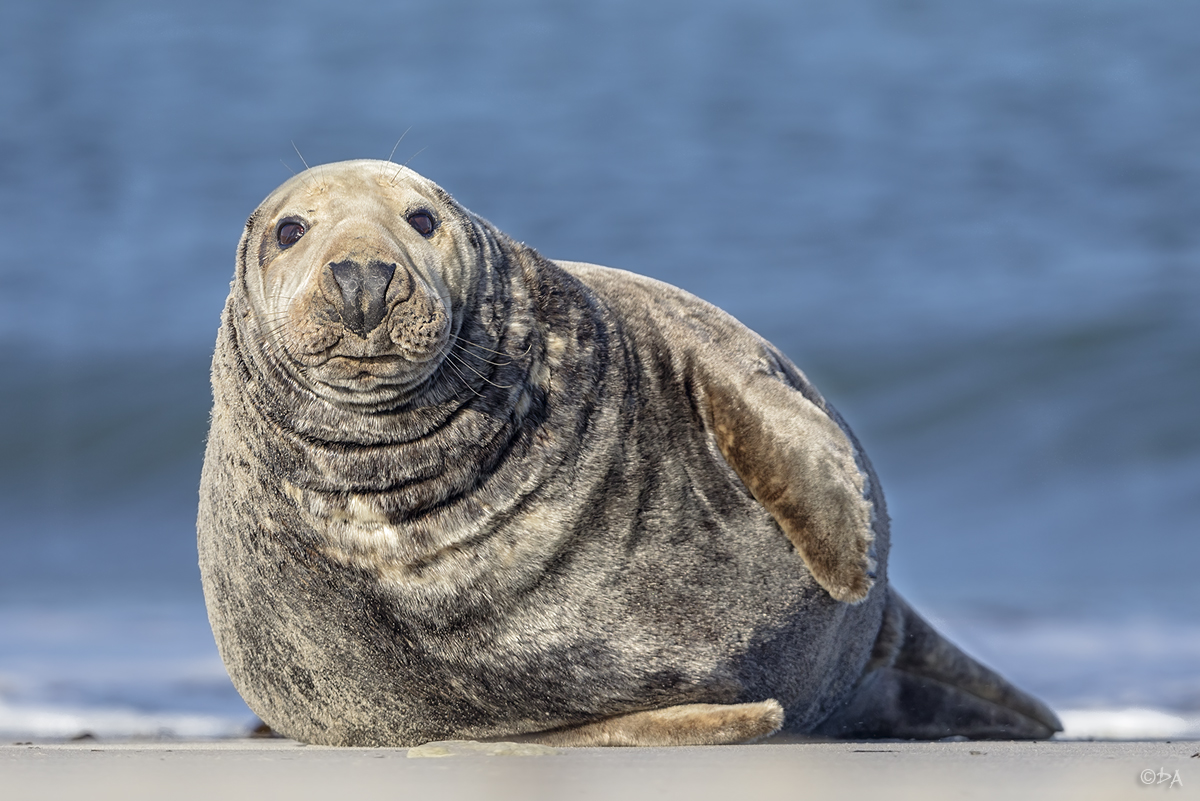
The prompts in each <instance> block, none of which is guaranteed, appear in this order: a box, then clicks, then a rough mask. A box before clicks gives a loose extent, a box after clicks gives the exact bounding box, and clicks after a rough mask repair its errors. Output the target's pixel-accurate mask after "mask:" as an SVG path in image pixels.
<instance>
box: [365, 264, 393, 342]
mask: <svg viewBox="0 0 1200 801" xmlns="http://www.w3.org/2000/svg"><path fill="white" fill-rule="evenodd" d="M395 274H396V265H395V264H388V263H386V262H382V261H372V262H370V263H369V264H368V265H367V266H366V268H365V269H364V270H363V283H364V284H365V285H366V286H365V288H364V291H363V296H364V300H365V302H364V303H363V326H364V328H365V329H366V330H367V331H374V330H375V328H376V326H378V325H379V324H380V323H381V322H383V318H384V317H386V316H387V289H388V284H390V283H391V282H392V276H394V275H395Z"/></svg>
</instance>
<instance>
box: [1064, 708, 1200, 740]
mask: <svg viewBox="0 0 1200 801" xmlns="http://www.w3.org/2000/svg"><path fill="white" fill-rule="evenodd" d="M1058 717H1059V719H1060V720H1061V721H1062V724H1063V731H1062V732H1061V733H1060V734H1058V735H1057V736H1056V738H1055V739H1058V740H1173V739H1192V738H1196V737H1200V717H1191V718H1185V717H1179V716H1178V715H1171V714H1168V713H1166V712H1162V711H1160V710H1157V709H1143V708H1136V707H1135V708H1130V709H1068V710H1064V711H1060V712H1059V713H1058Z"/></svg>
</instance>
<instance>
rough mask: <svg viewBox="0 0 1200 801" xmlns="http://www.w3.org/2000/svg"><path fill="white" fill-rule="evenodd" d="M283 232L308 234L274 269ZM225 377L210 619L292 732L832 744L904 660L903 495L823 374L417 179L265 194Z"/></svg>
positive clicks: (357, 173) (242, 688)
mask: <svg viewBox="0 0 1200 801" xmlns="http://www.w3.org/2000/svg"><path fill="white" fill-rule="evenodd" d="M414 210H427V211H429V212H430V213H432V214H433V215H434V217H435V218H436V219H437V222H438V228H437V229H436V231H435V232H434V233H433V234H432V235H431V236H430V237H428V238H425V237H422V236H421V235H419V234H418V233H416V232H415V231H414V230H412V228H411V227H410V226H409V225H408V223H406V222H405V217H406V215H408V214H411V213H412V212H413V211H414ZM292 218H295V219H301V220H302V221H303V222H304V224H305V226H306V233H305V234H304V237H303V238H301V239H300V240H299V242H298V243H297V244H296V245H293V246H292V247H291V248H286V249H285V248H281V247H280V246H279V244H278V243H277V242H276V240H275V231H276V230H277V225H278V224H279V223H280V221H281V220H285V219H292ZM347 254H349V255H347ZM350 257H354V258H359V259H368V258H369V259H376V260H380V259H387V260H391V261H393V262H395V263H397V264H399V265H400V266H399V268H398V271H397V275H398V276H401V273H403V275H402V276H401V277H400V278H394V279H392V285H390V286H389V288H388V296H387V303H388V304H389V307H388V308H389V310H388V315H387V317H385V319H384V323H383V324H382V325H381V326H380V327H379V329H378V330H376V331H374V332H372V333H371V334H370V335H368V336H366V337H365V338H362V339H361V341H360V339H357V338H355V337H354V336H353V335H351V334H350V333H349V332H348V331H344V330H342V328H341V325H340V323H338V322H337V318H336V312H337V308H336V307H337V303H336V300H331V298H334V297H335V291H334V290H335V289H336V286H334V285H332V284H330V281H329V278H328V271H327V270H326V265H327V264H329V263H331V262H333V261H337V260H338V259H340V258H350ZM399 285H402V286H401V288H400V289H399V290H397V289H395V286H399ZM331 287H333V288H332V289H331ZM371 360H374V361H371ZM348 365H349V366H348ZM355 365H366V366H361V367H359V366H355ZM212 377H213V394H214V408H213V414H212V424H211V431H210V434H209V440H208V449H207V453H206V456H205V463H204V471H203V476H202V480H201V491H200V495H201V501H200V514H199V521H198V529H199V547H200V565H201V570H202V574H203V580H204V589H205V596H206V600H207V603H208V608H209V617H210V620H211V622H212V627H213V631H214V633H215V636H216V639H217V644H218V646H219V648H220V651H221V654H222V657H223V659H224V660H225V664H226V666H227V668H228V670H229V674H230V676H231V678H232V679H233V681H234V684H235V685H236V686H237V688H238V690H239V692H241V693H242V695H243V697H244V698H245V699H246V701H247V703H248V704H249V705H250V707H251V708H252V709H253V710H254V711H255V712H256V713H257V714H259V715H260V716H261V717H262V718H263V720H264V721H266V722H267V723H269V724H270V725H271V726H272V727H274V728H275V729H276V730H278V731H280V732H282V733H283V734H285V735H288V736H290V737H294V738H297V739H300V740H304V741H307V742H313V743H325V744H337V745H401V746H402V745H413V744H418V743H422V742H427V741H431V740H446V739H462V738H497V737H505V736H520V735H527V736H530V737H534V738H536V737H537V736H538V733H545V734H544V735H542V737H543V739H544V741H547V742H558V743H565V744H572V743H573V744H586V743H598V744H604V743H609V744H639V743H644V744H650V743H652V742H671V743H688V742H696V743H703V742H729V741H737V740H739V739H741V740H744V739H750V738H752V737H759V736H762V735H764V734H769V733H771V732H772V731H774V730H775V729H777V728H778V727H779V724H780V721H779V719H778V718H779V714H778V712H779V709H780V708H782V710H783V726H784V728H785V730H787V731H791V732H799V733H803V732H810V731H814V730H816V729H817V728H818V727H819V726H820V725H822V723H823V722H826V723H827V722H828V721H835V720H836V719H837V716H836V714H834V713H836V712H838V711H839V710H846V709H851V708H853V706H854V703H856V702H861V699H862V698H863V697H865V696H864V692H866V691H865V690H864V689H863V688H867V689H868V690H870V689H871V688H872V687H874V686H875V685H876V684H878V682H877V681H876V680H875V679H874V678H872V677H877V676H878V675H879V674H880V671H881V670H896V669H897V667H896V663H897V657H896V653H898V651H897V648H898V646H895V643H894V642H892V641H893V640H896V639H897V637H898V636H899V635H896V632H895V626H892V627H891V628H889V627H888V626H886V625H882V624H883V621H884V618H885V609H888V610H894V609H896V608H899V607H898V606H897V604H898V603H900V602H899V601H898V599H895V597H894V596H893V595H892V594H890V593H889V589H888V586H887V575H886V565H887V550H888V518H887V512H886V509H885V507H884V502H883V494H882V492H881V491H880V489H879V486H878V482H877V479H876V477H875V475H874V472H873V471H872V468H871V466H870V463H869V461H868V460H867V458H866V456H865V455H864V454H863V453H862V451H861V449H860V448H859V447H858V444H857V442H856V441H855V440H854V437H853V435H852V434H851V433H850V431H849V429H848V428H847V427H846V426H845V424H844V422H843V421H842V420H841V418H840V417H839V416H838V415H837V413H836V412H835V411H834V410H833V409H832V408H831V407H830V406H829V405H828V404H827V403H826V402H825V400H824V399H823V398H822V397H821V396H820V395H819V394H818V393H817V391H816V390H815V389H814V388H813V387H812V386H811V385H810V384H809V383H808V381H807V380H806V379H805V377H804V376H803V375H802V374H801V373H800V371H799V370H797V369H796V368H795V367H794V366H793V365H792V364H791V362H789V361H788V360H787V358H786V357H784V356H783V355H782V354H780V353H779V352H778V351H777V350H775V349H774V348H773V347H771V346H770V345H769V344H768V343H766V342H765V341H763V340H762V339H761V338H759V337H758V336H757V335H755V334H753V333H752V332H750V331H749V330H747V329H746V328H745V327H743V326H742V325H740V324H739V323H738V322H737V321H736V320H734V319H733V318H731V317H729V316H728V315H726V314H725V313H723V312H721V311H720V310H718V309H716V308H715V307H713V306H711V305H709V304H707V303H704V302H703V301H700V300H698V299H696V298H694V297H692V296H690V295H688V294H686V293H684V292H682V291H681V290H678V289H675V288H673V287H670V286H667V285H665V284H662V283H659V282H656V281H652V280H650V279H647V278H642V277H639V276H636V275H632V274H630V273H625V272H620V271H616V270H609V269H606V268H603V267H596V266H592V265H584V264H574V263H554V262H551V261H548V260H547V259H545V258H543V257H542V256H540V255H539V254H538V253H537V252H536V251H534V250H533V249H531V248H529V247H527V246H525V245H522V244H519V243H515V242H513V241H512V240H510V239H509V238H507V237H506V236H505V235H504V234H502V233H500V232H499V231H497V230H496V229H495V228H493V227H492V226H491V225H489V224H488V223H487V222H486V221H484V220H482V219H480V218H479V217H476V216H475V215H472V214H471V213H470V212H467V211H466V210H465V209H463V208H461V207H460V206H458V205H457V204H456V203H454V201H453V200H451V199H450V197H449V196H448V195H447V194H446V193H445V192H443V191H442V190H441V189H440V188H438V187H437V186H435V185H434V184H432V183H430V182H428V181H426V180H425V179H423V178H421V177H419V176H417V175H416V174H415V173H412V172H411V171H408V170H404V169H398V168H397V167H396V166H395V165H389V164H384V163H381V162H368V161H363V162H346V163H343V164H336V165H327V166H324V167H318V168H316V169H314V170H310V171H308V172H306V173H303V174H301V175H300V176H297V178H295V179H293V180H292V181H289V182H288V183H287V184H285V185H284V186H282V187H280V189H278V190H276V192H275V193H274V194H272V195H271V196H270V197H269V198H268V199H267V200H266V201H264V203H263V204H262V206H260V208H259V209H258V210H257V211H256V212H255V214H254V215H253V216H252V217H251V218H250V220H249V222H248V223H247V227H246V232H245V234H244V236H243V238H242V243H241V245H240V247H239V250H238V260H237V270H236V274H235V277H234V281H233V284H232V288H231V292H230V296H229V300H228V302H227V304H226V307H225V312H224V316H223V319H222V324H221V328H220V332H219V334H218V339H217V347H216V351H215V354H214V357H213V373H212ZM905 609H907V608H906V607H905ZM909 611H911V610H909ZM896 614H897V613H895V612H894V611H889V615H890V618H889V619H896ZM881 626H882V630H883V632H884V635H885V636H882V637H878V639H879V641H880V643H883V644H882V645H880V644H878V643H877V635H879V634H880V632H881ZM930 631H932V630H930ZM888 632H891V634H892V635H895V636H892V637H891V640H889V639H888V636H887V634H888ZM934 636H935V637H936V634H935V635H934ZM889 643H891V644H890V645H889ZM889 649H890V650H889ZM964 659H965V657H964ZM910 661H911V660H910ZM971 664H974V663H971ZM868 679H870V681H868ZM997 679H998V677H997ZM999 681H1002V680H999ZM1006 686H1007V685H1006ZM871 691H872V692H873V691H874V690H871ZM1014 692H1016V691H1015V690H1014ZM772 699H773V700H772ZM775 702H777V703H775ZM688 705H692V706H688ZM704 705H743V706H738V707H725V708H724V709H720V708H717V707H708V706H704ZM676 707H680V709H672V708H676ZM889 714H892V715H893V716H895V715H900V717H901V718H903V716H904V715H905V714H906V713H904V712H903V711H901V712H899V713H896V712H891V713H889ZM1051 717H1052V715H1051ZM621 721H625V723H622V722H621ZM901 722H902V721H901ZM885 723H886V721H885ZM626 724H628V725H626ZM828 725H834V726H835V728H836V725H841V724H836V725H835V724H828ZM851 730H853V725H852V724H851V723H846V724H845V725H843V726H842V729H839V730H838V731H839V732H842V733H846V732H851ZM1031 731H1032V730H1031ZM569 732H575V734H574V735H572V734H568V733H569ZM639 732H640V734H639ZM672 732H674V733H672ZM834 733H838V732H834ZM962 733H967V734H970V733H971V731H970V730H969V726H968V727H967V729H965V730H964V731H962ZM1046 734H1048V730H1047V732H1045V733H1041V734H1028V733H1026V734H1025V735H1024V736H1045V735H1046ZM1013 736H1022V735H1021V734H1020V733H1019V732H1018V733H1017V734H1015V735H1013ZM655 738H657V739H655Z"/></svg>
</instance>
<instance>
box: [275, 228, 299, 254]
mask: <svg viewBox="0 0 1200 801" xmlns="http://www.w3.org/2000/svg"><path fill="white" fill-rule="evenodd" d="M304 230H305V229H304V226H303V225H301V224H300V223H298V222H285V223H283V224H282V225H280V226H279V228H278V230H276V231H275V238H276V239H278V240H279V246H280V247H283V248H286V247H291V246H292V245H294V244H296V242H297V241H299V239H300V237H302V236H304Z"/></svg>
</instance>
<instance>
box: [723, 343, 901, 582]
mask: <svg viewBox="0 0 1200 801" xmlns="http://www.w3.org/2000/svg"><path fill="white" fill-rule="evenodd" d="M773 355H774V354H773V353H771V352H766V353H765V354H764V356H766V357H771V356H773ZM768 361H769V360H768ZM793 369H794V368H793ZM785 375H786V376H787V377H786V378H785ZM792 382H802V383H803V385H804V386H805V387H806V388H809V387H808V386H807V382H806V381H804V379H803V377H802V376H799V375H796V376H791V375H788V374H787V372H786V371H785V370H784V368H782V367H781V366H780V365H779V364H775V365H770V364H766V363H764V364H763V365H760V368H759V369H754V370H743V371H725V372H724V373H723V374H722V375H720V376H716V375H714V376H711V377H709V379H708V380H707V381H706V384H707V396H708V405H709V413H710V415H711V423H710V425H711V426H712V430H713V433H714V435H715V436H716V441H717V447H718V448H720V450H721V454H722V455H723V456H724V457H725V461H726V462H728V463H729V465H730V467H732V468H733V469H734V471H735V472H736V473H737V474H738V476H739V477H740V478H741V479H742V481H743V483H745V485H746V488H747V489H749V490H750V494H751V495H753V496H754V498H755V500H757V501H758V502H759V503H761V504H762V505H763V506H764V507H766V509H767V511H769V512H770V513H771V516H772V517H774V518H775V522H776V523H778V524H779V527H780V528H781V529H783V533H784V534H786V535H787V537H788V539H789V540H791V542H792V544H793V545H794V546H795V547H796V551H797V552H798V553H799V554H800V557H801V558H802V559H803V560H804V564H805V566H807V567H808V569H809V572H811V573H812V575H813V578H815V579H816V580H817V583H819V584H820V585H821V586H822V587H824V588H825V589H826V590H827V591H828V592H829V594H830V595H832V596H833V597H834V598H835V599H837V600H839V601H846V602H848V603H858V602H860V601H862V600H863V599H865V598H866V597H867V593H868V592H869V591H870V589H871V586H872V585H873V584H874V582H875V569H876V565H875V558H874V553H873V551H872V545H873V543H874V532H873V525H874V523H875V516H876V512H877V510H876V508H875V499H876V498H877V497H878V492H877V491H875V490H874V489H873V488H872V486H871V484H872V480H871V477H870V475H869V469H868V468H867V466H866V464H865V457H862V456H861V454H859V453H858V448H857V447H856V446H855V444H854V443H853V442H852V441H851V440H850V438H849V437H848V436H847V435H846V432H844V431H843V430H842V428H841V427H840V426H839V425H838V423H837V422H836V421H835V420H834V419H833V416H831V413H830V412H827V411H826V409H824V408H822V406H823V405H824V400H823V399H822V398H821V397H820V396H819V395H817V394H816V391H815V390H811V393H802V392H801V391H800V390H798V389H796V388H795V387H794V386H792V385H791V384H792ZM809 389H811V388H809ZM807 394H811V395H812V396H813V397H812V399H810V398H809V397H807V396H806V395H807ZM818 403H820V404H822V405H818ZM832 414H836V413H832ZM860 459H862V460H864V463H862V464H860ZM883 514H884V515H886V512H884V513H883ZM881 516H882V515H881Z"/></svg>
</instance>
